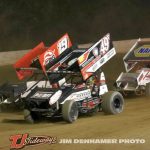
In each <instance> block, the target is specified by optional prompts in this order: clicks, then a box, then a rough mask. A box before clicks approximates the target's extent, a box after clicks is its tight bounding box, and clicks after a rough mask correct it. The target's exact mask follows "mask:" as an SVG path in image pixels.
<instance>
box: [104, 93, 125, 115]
mask: <svg viewBox="0 0 150 150" xmlns="http://www.w3.org/2000/svg"><path fill="white" fill-rule="evenodd" d="M101 106H102V110H103V111H104V112H105V113H106V114H118V113H121V112H122V111H123V107H124V98H123V96H122V95H121V94H120V93H119V92H115V91H110V92H107V93H106V94H104V95H103V102H102V104H101Z"/></svg>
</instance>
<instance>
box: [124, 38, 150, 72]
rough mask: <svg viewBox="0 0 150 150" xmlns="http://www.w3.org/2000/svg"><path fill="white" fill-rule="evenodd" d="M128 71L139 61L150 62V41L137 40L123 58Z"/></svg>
mask: <svg viewBox="0 0 150 150" xmlns="http://www.w3.org/2000/svg"><path fill="white" fill-rule="evenodd" d="M123 61H124V65H125V69H126V71H127V72H129V71H130V70H132V69H133V68H134V67H135V66H136V64H137V63H142V62H143V63H145V64H148V63H149V64H150V41H146V40H141V39H139V40H137V41H136V43H135V44H134V45H133V46H132V48H131V49H130V50H129V51H128V53H127V54H126V55H125V56H124V58H123Z"/></svg>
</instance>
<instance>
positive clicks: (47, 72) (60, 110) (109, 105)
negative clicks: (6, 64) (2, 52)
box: [14, 34, 124, 123]
mask: <svg viewBox="0 0 150 150" xmlns="http://www.w3.org/2000/svg"><path fill="white" fill-rule="evenodd" d="M115 54H116V51H115V48H114V47H113V45H112V42H111V39H110V34H107V35H105V36H104V37H103V38H102V39H100V40H99V41H98V42H96V43H95V44H93V45H92V46H91V47H89V48H85V49H84V48H82V49H81V48H78V47H76V46H72V43H71V41H70V39H69V36H68V34H65V35H64V36H63V37H62V38H61V39H59V40H58V41H57V42H56V43H54V44H53V45H52V46H50V47H49V48H46V47H43V46H42V47H40V48H39V47H36V48H34V49H33V50H32V51H31V52H29V53H28V54H26V55H25V56H23V58H21V59H20V60H18V61H17V62H16V63H15V64H14V68H15V69H16V73H17V76H18V78H19V79H20V80H22V79H24V78H26V77H30V76H35V75H40V76H42V77H43V78H42V79H40V80H39V81H28V82H31V83H32V84H31V86H26V89H25V88H24V89H23V90H22V91H21V92H20V93H19V94H18V96H19V99H21V100H22V102H23V106H24V118H25V120H27V121H28V122H30V123H34V122H36V121H39V120H40V119H41V118H43V117H44V118H45V117H56V116H62V117H63V119H64V120H65V121H67V122H69V123H73V122H74V121H75V120H76V119H77V118H78V116H79V114H93V113H95V112H97V111H100V110H103V111H104V112H105V113H106V114H118V113H121V112H122V111H123V107H124V98H123V96H122V95H121V94H120V93H119V92H116V91H108V88H107V84H106V82H105V75H104V73H103V72H102V70H101V66H103V65H104V64H105V63H106V62H107V61H109V60H110V59H111V58H112V57H113V56H114V55H115ZM28 82H27V83H28ZM33 82H35V83H33ZM27 83H26V84H27ZM41 83H44V84H41Z"/></svg>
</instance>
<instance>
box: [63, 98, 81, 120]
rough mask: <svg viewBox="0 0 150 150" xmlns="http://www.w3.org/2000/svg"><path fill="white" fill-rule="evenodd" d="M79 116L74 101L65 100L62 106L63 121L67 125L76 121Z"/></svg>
mask: <svg viewBox="0 0 150 150" xmlns="http://www.w3.org/2000/svg"><path fill="white" fill-rule="evenodd" d="M78 114H79V110H78V105H77V103H76V101H74V100H67V101H66V102H65V103H64V104H63V106H62V116H63V119H64V120H65V121H67V122H69V123H73V122H74V121H76V120H77V118H78Z"/></svg>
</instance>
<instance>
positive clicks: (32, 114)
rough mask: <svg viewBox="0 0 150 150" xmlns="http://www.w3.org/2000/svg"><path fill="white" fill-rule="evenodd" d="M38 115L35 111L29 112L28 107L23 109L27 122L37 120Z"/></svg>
mask: <svg viewBox="0 0 150 150" xmlns="http://www.w3.org/2000/svg"><path fill="white" fill-rule="evenodd" d="M39 118H40V116H39V115H38V114H37V113H35V112H31V111H29V110H28V109H24V119H25V120H26V121H27V122H28V123H31V124H33V123H35V122H37V121H38V120H39Z"/></svg>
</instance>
